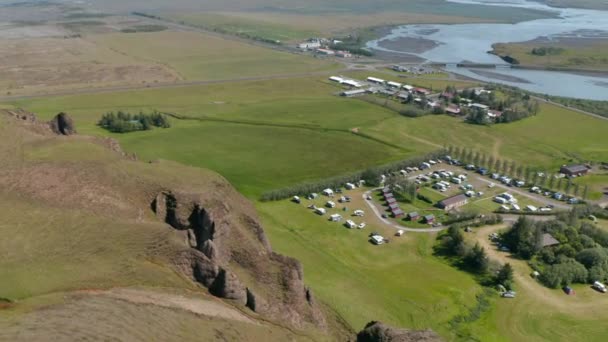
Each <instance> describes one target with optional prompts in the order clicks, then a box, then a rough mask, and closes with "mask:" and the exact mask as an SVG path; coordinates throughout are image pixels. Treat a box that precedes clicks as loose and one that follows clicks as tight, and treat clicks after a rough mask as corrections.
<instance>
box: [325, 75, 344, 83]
mask: <svg viewBox="0 0 608 342" xmlns="http://www.w3.org/2000/svg"><path fill="white" fill-rule="evenodd" d="M329 80H330V81H333V82H338V83H342V82H344V79H343V78H342V77H339V76H331V77H330V78H329Z"/></svg>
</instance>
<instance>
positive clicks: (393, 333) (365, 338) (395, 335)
mask: <svg viewBox="0 0 608 342" xmlns="http://www.w3.org/2000/svg"><path fill="white" fill-rule="evenodd" d="M440 341H443V340H442V339H441V337H439V335H437V334H436V333H435V332H434V331H432V330H407V329H396V328H392V327H389V326H387V325H385V324H383V323H381V322H375V321H372V322H369V323H367V325H366V326H365V329H363V330H362V331H361V332H360V333H359V334H357V342H440Z"/></svg>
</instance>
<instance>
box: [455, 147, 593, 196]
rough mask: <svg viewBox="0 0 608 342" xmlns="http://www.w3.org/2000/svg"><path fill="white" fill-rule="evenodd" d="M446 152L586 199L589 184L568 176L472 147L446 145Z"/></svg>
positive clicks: (547, 187)
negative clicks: (495, 156)
mask: <svg viewBox="0 0 608 342" xmlns="http://www.w3.org/2000/svg"><path fill="white" fill-rule="evenodd" d="M447 152H448V155H450V156H451V157H452V158H454V159H457V160H459V161H461V162H462V163H464V164H473V165H475V166H477V167H483V168H485V169H487V170H488V172H489V173H494V172H495V173H499V174H501V175H506V176H509V177H511V178H515V179H522V180H525V181H526V182H527V183H528V184H531V185H534V186H538V187H539V188H542V189H546V190H547V191H552V192H562V193H564V194H567V195H571V196H574V197H580V198H582V199H584V200H587V199H588V195H589V186H587V185H584V186H581V185H580V184H576V183H573V182H572V180H571V179H569V178H556V177H555V174H554V173H550V172H539V171H540V170H535V169H532V168H530V167H524V166H522V165H517V163H515V162H514V161H511V162H509V161H506V160H504V161H503V160H500V159H498V158H494V156H488V155H486V154H484V153H480V152H477V151H473V150H472V149H467V148H459V147H456V146H448V148H447ZM541 175H543V176H541Z"/></svg>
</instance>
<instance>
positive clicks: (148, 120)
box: [97, 110, 171, 133]
mask: <svg viewBox="0 0 608 342" xmlns="http://www.w3.org/2000/svg"><path fill="white" fill-rule="evenodd" d="M97 124H98V125H99V126H100V127H103V128H104V129H106V130H108V131H110V132H112V133H129V132H135V131H147V130H151V129H152V128H153V127H160V128H169V127H171V123H170V122H169V119H168V118H167V117H166V116H165V115H164V114H161V113H159V112H157V111H153V112H152V113H144V112H139V113H138V114H131V113H128V112H123V111H121V110H119V111H117V112H107V113H105V114H103V115H102V117H101V119H100V120H99V122H98V123H97Z"/></svg>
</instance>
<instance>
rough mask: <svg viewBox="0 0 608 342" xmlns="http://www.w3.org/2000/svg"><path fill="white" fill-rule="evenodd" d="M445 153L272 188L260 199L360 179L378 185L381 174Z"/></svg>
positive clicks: (278, 198)
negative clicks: (276, 188)
mask: <svg viewBox="0 0 608 342" xmlns="http://www.w3.org/2000/svg"><path fill="white" fill-rule="evenodd" d="M445 153H446V152H445V150H439V151H436V152H432V153H429V154H427V155H425V156H422V157H417V158H412V159H406V160H402V161H398V162H394V163H390V164H386V165H381V166H376V167H372V168H369V169H367V170H364V171H359V172H353V173H351V174H347V175H342V176H337V177H332V178H328V179H324V180H319V181H316V182H308V183H303V184H296V185H293V186H290V187H287V188H283V189H278V190H272V191H269V192H266V193H264V194H262V196H261V197H260V200H261V201H279V200H283V199H287V198H290V197H292V196H296V195H299V196H301V195H306V194H310V193H313V192H319V191H322V190H323V189H327V188H331V189H337V188H340V187H343V186H344V185H345V184H346V183H358V182H359V181H360V180H364V181H365V183H366V185H369V186H379V185H380V184H381V181H382V175H391V174H393V173H396V172H399V171H400V170H402V169H405V168H407V167H414V166H419V165H420V164H421V163H422V162H423V161H426V160H429V159H436V158H438V157H440V156H444V155H445Z"/></svg>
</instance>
